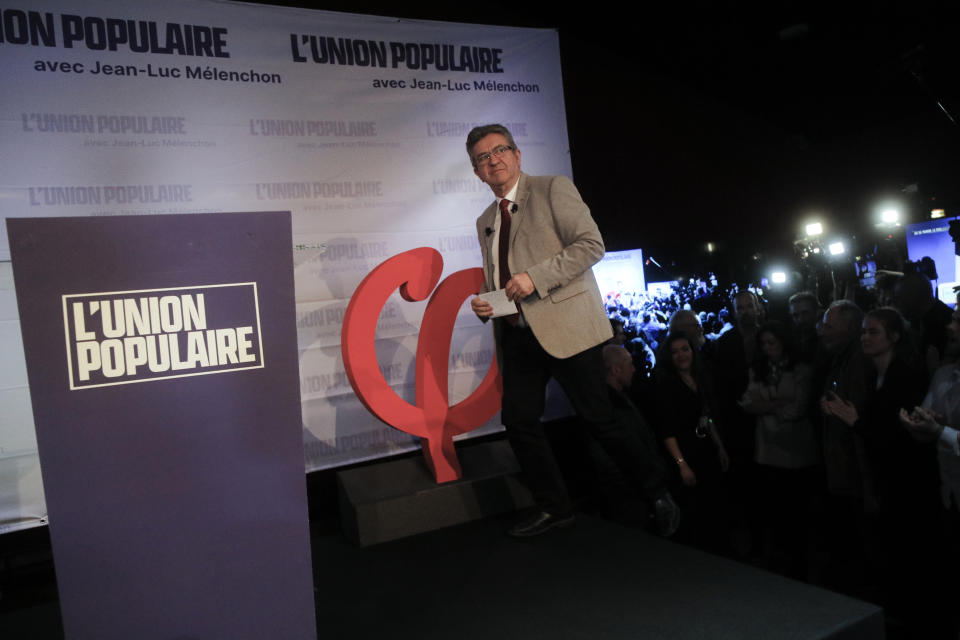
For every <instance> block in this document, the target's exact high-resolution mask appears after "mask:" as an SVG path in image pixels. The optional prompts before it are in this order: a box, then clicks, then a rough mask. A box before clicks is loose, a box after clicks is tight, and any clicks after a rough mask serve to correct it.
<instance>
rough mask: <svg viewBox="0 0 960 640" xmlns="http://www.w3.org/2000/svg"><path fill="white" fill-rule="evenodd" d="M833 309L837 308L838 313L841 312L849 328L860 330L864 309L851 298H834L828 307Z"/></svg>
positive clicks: (828, 309) (829, 309)
mask: <svg viewBox="0 0 960 640" xmlns="http://www.w3.org/2000/svg"><path fill="white" fill-rule="evenodd" d="M833 309H836V310H837V313H839V314H840V317H841V318H842V319H843V323H844V324H845V325H846V326H847V329H848V330H850V331H859V330H860V325H861V324H863V310H862V309H861V308H860V307H858V306H857V305H856V303H854V302H853V301H851V300H834V301H833V302H831V303H830V306H829V307H827V311H831V310H833Z"/></svg>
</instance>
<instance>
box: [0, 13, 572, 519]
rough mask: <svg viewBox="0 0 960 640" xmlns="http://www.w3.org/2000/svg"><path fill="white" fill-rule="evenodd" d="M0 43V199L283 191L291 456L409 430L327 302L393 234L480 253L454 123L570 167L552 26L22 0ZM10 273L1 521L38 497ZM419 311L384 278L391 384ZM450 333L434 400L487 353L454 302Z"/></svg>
mask: <svg viewBox="0 0 960 640" xmlns="http://www.w3.org/2000/svg"><path fill="white" fill-rule="evenodd" d="M0 61H2V64H0V74H2V77H3V85H4V88H5V90H4V91H3V94H2V97H0V153H2V155H3V157H4V158H6V162H5V165H4V171H3V175H2V177H0V215H2V216H3V217H4V218H8V217H53V216H114V215H145V214H165V213H180V212H219V211H277V210H290V211H291V212H292V216H293V232H294V244H295V247H294V260H295V264H296V288H297V310H298V322H297V326H298V331H299V339H300V350H301V383H302V397H303V417H304V425H303V427H304V439H305V443H306V446H307V467H308V469H321V468H325V467H330V466H334V465H339V464H343V463H347V462H353V461H356V460H361V459H365V458H370V457H375V456H379V455H383V454H385V453H390V452H394V451H401V450H408V449H410V448H412V447H413V446H415V443H414V442H413V439H412V438H411V437H410V436H407V435H406V434H403V433H400V432H397V431H395V430H394V429H392V428H390V427H387V426H385V425H384V424H382V423H380V422H379V421H378V420H377V419H376V418H374V417H373V416H372V415H370V414H369V413H368V412H367V411H366V410H365V409H363V407H362V406H361V405H360V404H359V402H358V401H357V400H356V398H355V397H354V396H353V394H352V392H351V390H350V388H349V384H348V383H347V382H346V380H345V377H344V372H343V363H342V358H341V356H340V351H339V341H340V329H341V321H342V319H343V312H344V309H345V308H346V305H347V302H348V301H349V298H350V296H351V294H352V293H353V290H354V288H355V287H356V285H357V284H358V283H359V282H360V280H361V279H362V278H363V277H364V276H365V275H366V274H367V273H368V272H369V271H370V270H371V269H372V268H373V267H375V266H376V265H377V264H379V263H380V262H382V261H383V260H385V259H386V258H388V257H390V256H392V255H395V254H397V253H399V252H401V251H405V250H407V249H410V248H414V247H417V246H430V247H433V248H435V249H437V250H439V251H440V252H441V253H442V255H443V258H444V261H445V267H444V274H443V277H446V276H447V275H449V274H450V273H453V272H454V271H457V270H460V269H465V268H470V267H474V266H478V265H479V264H480V254H479V250H478V247H477V246H476V237H475V233H476V232H475V227H474V220H475V219H476V216H477V215H478V214H479V213H480V211H481V210H482V209H483V208H484V207H485V206H486V205H487V204H489V202H490V201H491V200H492V196H491V194H490V192H489V189H488V188H487V187H486V186H485V185H484V184H482V183H481V182H480V181H479V180H478V179H477V178H476V177H475V176H474V174H473V171H472V169H471V166H470V163H469V161H468V158H467V155H466V152H465V147H464V142H465V138H466V135H467V132H468V131H469V130H470V129H471V128H472V127H473V126H475V125H478V124H486V123H491V122H499V123H502V124H505V125H507V126H508V127H510V128H511V130H512V131H513V134H514V136H515V138H516V141H517V143H518V145H519V147H520V148H521V149H522V151H523V162H524V168H525V169H526V170H527V171H529V172H531V173H534V174H565V175H570V173H571V169H570V158H569V152H568V148H567V133H566V120H565V112H564V102H563V93H562V79H561V72H560V56H559V44H558V39H557V34H556V32H555V31H552V30H541V29H520V28H508V27H489V26H479V25H464V24H451V23H441V22H427V21H408V20H397V19H395V18H381V17H371V16H359V15H350V14H340V13H330V12H322V11H311V10H303V9H291V8H284V7H267V6H260V5H249V4H237V3H231V2H224V1H218V0H170V1H168V2H164V3H117V2H111V1H106V0H88V1H87V2H83V3H76V2H70V1H66V0H63V1H57V0H30V1H29V2H26V1H24V2H20V3H17V2H13V3H7V4H5V5H4V7H3V8H2V9H0ZM197 250H198V251H203V247H197ZM68 259H69V256H64V260H68ZM0 260H4V261H6V260H9V248H8V242H7V236H6V226H5V225H3V226H0ZM129 268H130V269H131V270H135V269H137V265H136V264H131V265H129ZM9 280H10V272H9V263H7V262H0V294H2V295H0V339H2V343H3V345H2V349H3V353H4V354H5V357H4V362H3V364H2V365H0V367H2V369H0V412H2V414H3V415H4V419H3V421H2V427H0V477H3V478H5V479H7V480H11V479H12V481H5V482H4V483H2V485H0V532H2V531H5V530H11V529H14V528H19V527H21V526H30V525H31V524H36V523H38V522H40V520H41V518H42V514H43V513H44V509H43V504H42V492H41V491H40V489H39V488H38V487H37V482H38V479H39V474H38V473H37V472H36V469H35V468H34V467H31V465H35V464H36V459H37V458H36V455H35V453H36V452H35V448H36V444H35V440H34V436H33V425H32V421H31V420H30V414H29V410H28V409H27V410H25V408H26V407H29V401H28V391H27V386H26V375H25V372H24V365H23V362H22V360H21V358H22V347H21V346H20V337H19V325H18V324H17V317H16V312H15V308H16V307H15V302H14V300H13V294H12V286H11V284H10V282H9ZM184 284H194V283H192V282H191V281H190V277H189V274H184ZM422 313H423V305H422V304H413V303H408V302H405V301H403V300H402V299H401V298H400V297H399V296H394V297H393V298H391V300H390V301H389V302H388V304H387V306H386V307H385V308H384V310H383V311H382V313H381V319H380V333H379V334H378V354H380V356H381V368H382V369H383V371H384V375H385V377H386V379H387V380H388V381H389V382H390V383H391V384H392V385H393V386H394V388H396V389H397V391H398V393H400V394H401V396H403V397H405V398H407V399H408V401H410V402H412V401H413V398H412V380H413V371H414V365H413V354H414V353H415V351H416V347H415V344H416V334H417V331H418V327H419V323H420V318H421V316H422ZM454 342H455V344H454V345H453V347H452V349H451V362H450V367H449V368H450V373H451V375H450V386H451V401H452V402H455V401H458V400H459V399H462V398H463V397H466V396H467V395H469V393H470V392H471V390H472V389H473V388H475V387H476V385H477V384H478V383H479V382H480V380H481V379H482V377H483V375H484V374H485V372H486V369H487V367H488V365H489V361H490V358H491V357H492V355H493V344H492V337H491V335H490V332H489V330H488V329H487V328H484V327H482V326H480V324H479V323H478V322H476V320H475V318H473V317H472V315H471V314H469V313H466V312H463V311H462V312H461V317H460V320H459V322H458V329H457V331H456V332H455V336H454ZM497 426H498V419H497V418H495V419H494V420H492V421H491V422H490V423H489V424H488V425H487V427H485V430H487V431H489V430H490V429H494V428H497Z"/></svg>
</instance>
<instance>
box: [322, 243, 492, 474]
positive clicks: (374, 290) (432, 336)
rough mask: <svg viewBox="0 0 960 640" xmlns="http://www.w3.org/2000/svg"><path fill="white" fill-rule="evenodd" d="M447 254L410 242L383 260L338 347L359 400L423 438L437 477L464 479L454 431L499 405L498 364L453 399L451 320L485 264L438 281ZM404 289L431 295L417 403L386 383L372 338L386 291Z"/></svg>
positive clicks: (357, 296)
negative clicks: (412, 245)
mask: <svg viewBox="0 0 960 640" xmlns="http://www.w3.org/2000/svg"><path fill="white" fill-rule="evenodd" d="M442 272H443V258H442V257H441V256H440V252H438V251H437V250H435V249H431V248H429V247H420V248H418V249H411V250H410V251H405V252H404V253H401V254H399V255H396V256H394V257H392V258H389V259H388V260H386V261H384V262H382V263H381V264H380V265H378V266H377V267H376V268H375V269H374V270H373V271H371V272H370V273H369V275H367V277H366V278H364V279H363V282H361V283H360V286H358V287H357V290H356V291H355V292H354V294H353V297H352V298H351V299H350V304H349V305H347V311H346V314H345V316H344V321H343V334H342V336H341V349H342V351H343V364H344V366H345V368H346V370H347V378H348V379H349V380H350V385H351V386H352V387H353V390H354V392H356V394H357V397H358V398H359V399H360V402H362V403H363V405H364V406H365V407H366V408H367V409H368V410H369V411H370V412H371V413H372V414H373V415H375V416H377V417H378V418H380V419H381V420H383V421H384V422H386V423H387V424H388V425H390V426H392V427H396V428H397V429H400V430H401V431H405V432H406V433H409V434H411V435H415V436H418V437H419V438H421V439H422V443H421V447H422V448H423V455H424V458H426V462H427V466H428V467H429V468H430V470H431V471H432V472H433V475H434V477H436V479H437V482H450V481H451V480H459V479H460V476H461V471H460V463H459V461H458V460H457V454H456V451H455V450H454V446H453V437H454V436H455V435H459V434H461V433H466V432H467V431H470V430H471V429H476V428H477V427H479V426H480V425H482V424H483V423H485V422H486V421H487V420H489V419H490V418H491V417H493V415H494V414H495V413H496V412H497V410H498V409H499V408H500V395H501V386H500V371H499V369H498V368H497V361H496V358H494V359H493V362H491V363H490V369H489V370H488V371H487V375H486V376H485V377H484V378H483V381H482V382H481V383H480V386H478V387H477V389H476V390H475V391H474V392H473V393H472V394H471V395H470V396H469V397H467V398H465V399H464V400H462V401H460V402H458V403H457V404H455V405H453V406H452V407H451V406H449V404H448V403H449V393H448V389H447V387H448V384H447V373H448V371H447V367H448V363H449V361H450V339H451V338H452V337H453V324H454V321H455V320H456V318H457V313H458V311H459V310H460V306H461V305H462V304H463V301H464V300H466V299H467V298H468V297H470V296H471V295H473V294H474V293H476V292H477V291H479V290H480V289H482V288H483V270H482V269H480V268H474V269H464V270H463V271H457V272H456V273H454V274H452V275H450V276H448V277H447V278H446V279H445V280H444V281H443V282H441V283H440V286H439V287H437V282H438V281H439V280H440V274H441V273H442ZM398 287H399V288H400V295H401V296H403V299H404V300H407V301H409V302H416V301H419V300H424V299H425V298H426V297H427V296H428V295H430V292H431V291H433V289H434V287H436V291H433V295H432V296H430V301H429V302H428V303H427V309H426V311H425V312H424V314H423V321H422V322H421V324H420V337H419V339H418V341H417V356H416V383H415V388H416V396H417V399H416V405H411V404H410V403H408V402H406V401H405V400H404V399H403V398H401V397H400V396H398V395H397V393H396V392H395V391H394V390H393V389H392V388H391V387H390V385H389V384H387V381H386V380H385V379H384V377H383V373H382V372H381V371H380V367H379V365H378V363H377V354H376V352H375V350H374V337H375V334H376V330H377V318H378V317H379V315H380V310H381V309H382V308H383V306H384V305H385V304H386V302H387V298H389V297H390V295H391V294H392V293H393V292H394V291H395V290H396V289H397V288H398Z"/></svg>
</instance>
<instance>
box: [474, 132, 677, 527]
mask: <svg viewBox="0 0 960 640" xmlns="http://www.w3.org/2000/svg"><path fill="white" fill-rule="evenodd" d="M467 154H468V155H469V156H470V161H471V163H472V164H473V167H474V172H475V173H476V175H477V177H479V178H480V179H481V180H483V181H484V182H485V183H487V185H489V186H490V188H491V190H492V191H493V194H494V196H496V201H495V202H494V203H493V204H491V205H490V206H489V207H487V209H486V210H485V211H484V212H483V213H482V214H481V215H480V217H479V218H477V236H478V238H479V240H480V248H481V253H482V256H483V270H484V288H485V290H486V291H495V290H497V289H504V290H505V292H506V296H507V298H509V299H510V300H512V301H514V302H516V304H517V307H518V308H519V314H516V315H514V316H506V317H502V318H497V319H496V320H495V321H494V335H495V337H496V343H497V357H498V362H499V364H500V371H501V373H502V376H503V407H502V412H501V421H502V422H503V424H504V426H505V427H506V430H507V436H508V437H509V439H510V443H511V445H512V447H513V450H514V453H515V454H516V456H517V460H518V461H519V462H520V466H521V468H522V469H523V471H524V474H525V475H526V477H527V481H528V483H529V485H530V489H531V491H532V493H533V497H534V500H535V501H536V503H537V509H536V512H535V513H533V514H532V515H531V516H530V517H529V518H527V519H524V520H523V521H521V522H520V523H519V524H518V525H517V526H515V527H513V528H512V529H511V530H510V532H509V533H510V534H511V535H513V536H517V537H528V536H534V535H539V534H541V533H544V532H546V531H548V530H550V529H552V528H554V527H563V526H567V525H569V524H572V522H573V511H572V505H571V504H570V499H569V496H568V495H567V491H566V488H565V486H564V483H563V479H562V477H561V474H560V471H559V468H558V467H557V463H556V461H555V459H554V456H553V452H552V450H551V449H550V445H549V442H548V441H547V438H546V435H545V434H544V431H543V427H542V425H541V424H540V418H541V416H542V415H543V409H544V393H545V390H546V385H547V382H548V380H549V379H550V378H551V377H553V378H556V379H557V381H558V382H559V383H560V385H561V386H562V387H563V389H564V391H565V392H566V394H567V397H568V398H569V399H570V402H571V404H572V405H573V407H574V409H576V411H577V414H578V415H579V416H580V418H581V420H582V421H583V422H584V424H585V425H586V426H587V427H588V428H589V430H590V431H591V433H592V434H593V436H594V437H595V438H597V440H598V441H599V442H600V444H601V445H603V447H604V449H606V451H607V453H608V454H609V455H610V456H611V458H613V460H614V461H615V462H616V463H617V465H618V466H619V467H620V468H621V470H622V471H624V472H625V473H626V474H627V475H628V477H633V478H635V479H636V480H637V482H638V486H639V484H640V483H642V481H643V474H644V471H645V470H644V469H643V468H642V462H641V461H642V460H643V459H644V456H643V452H642V451H641V450H640V447H641V446H642V445H641V444H640V443H639V442H636V441H635V439H634V438H632V437H631V435H630V434H628V433H627V432H626V430H625V429H623V428H622V425H618V424H617V422H616V421H615V420H614V416H613V413H612V409H611V406H610V402H609V398H608V395H607V390H606V382H605V373H604V366H603V356H602V351H601V349H602V345H603V343H604V342H606V341H607V340H608V339H609V338H611V337H612V335H613V332H612V331H611V328H610V321H609V320H608V319H607V316H606V313H605V312H604V309H603V303H602V300H601V298H600V291H599V289H598V288H597V282H596V280H595V279H594V277H593V271H592V270H591V267H592V266H593V265H594V264H595V263H596V262H597V261H598V260H600V259H601V258H602V257H603V254H604V247H603V238H601V237H600V231H599V229H598V228H597V225H596V223H595V222H594V221H593V218H592V217H591V216H590V210H589V209H588V208H587V205H586V204H585V203H584V202H583V200H582V199H581V198H580V194H579V193H578V192H577V189H576V187H575V186H574V185H573V183H572V182H570V180H568V179H567V178H565V177H563V176H528V175H526V174H524V173H522V172H521V171H520V150H519V149H517V145H516V142H514V140H513V136H512V135H511V134H510V132H509V131H508V130H507V129H506V128H505V127H503V126H501V125H486V126H483V127H476V128H475V129H473V130H472V131H471V132H470V134H469V135H468V136H467ZM504 230H507V231H508V232H507V233H501V232H502V231H504ZM501 235H503V236H508V237H509V241H508V242H507V243H505V244H501V242H500V239H501V238H500V237H501ZM501 255H503V257H504V258H506V265H503V264H501ZM505 266H506V269H505V268H504V267H505ZM471 308H472V309H473V311H474V313H476V314H477V316H479V317H480V318H481V319H484V320H486V319H489V318H490V317H491V315H492V314H493V309H492V307H491V305H490V304H489V303H488V302H487V301H485V300H483V299H482V298H479V297H475V298H473V299H472V301H471ZM655 508H656V509H657V510H658V516H659V515H660V512H661V511H662V510H664V509H666V510H669V509H672V510H673V512H672V514H671V513H667V514H666V515H667V516H670V515H676V514H675V510H676V506H675V505H673V504H672V501H671V503H670V504H667V505H661V507H655ZM659 520H660V518H659V517H658V521H659Z"/></svg>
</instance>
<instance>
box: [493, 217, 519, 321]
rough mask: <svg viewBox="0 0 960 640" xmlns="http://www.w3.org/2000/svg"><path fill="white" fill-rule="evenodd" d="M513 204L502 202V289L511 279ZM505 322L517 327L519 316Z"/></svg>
mask: <svg viewBox="0 0 960 640" xmlns="http://www.w3.org/2000/svg"><path fill="white" fill-rule="evenodd" d="M512 204H513V203H512V202H510V201H509V200H507V199H506V198H504V199H503V200H501V201H500V252H499V256H498V259H499V262H498V263H497V267H498V269H499V271H500V288H501V289H504V288H506V286H507V281H508V280H509V279H510V265H509V264H508V256H507V254H508V253H509V252H510V206H511V205H512ZM504 320H506V321H507V322H509V323H510V324H511V325H513V326H517V323H518V321H519V314H517V313H514V314H513V315H509V316H506V317H505V318H504Z"/></svg>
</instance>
